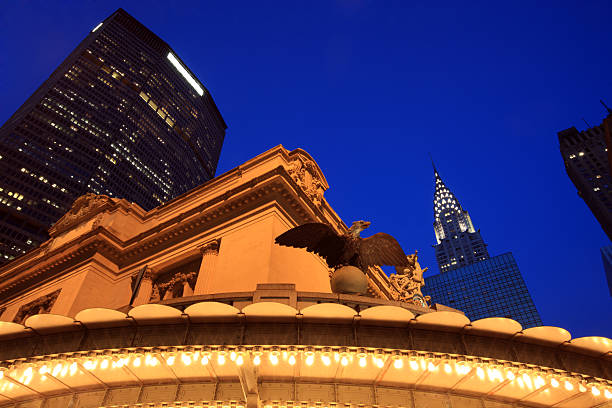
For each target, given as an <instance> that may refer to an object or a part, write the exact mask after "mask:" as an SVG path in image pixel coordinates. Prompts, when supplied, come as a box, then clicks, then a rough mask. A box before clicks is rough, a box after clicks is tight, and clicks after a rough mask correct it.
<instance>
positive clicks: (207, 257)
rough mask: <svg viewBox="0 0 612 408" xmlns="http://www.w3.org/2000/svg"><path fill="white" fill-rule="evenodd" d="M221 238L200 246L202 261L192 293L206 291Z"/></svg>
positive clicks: (197, 293) (203, 292)
mask: <svg viewBox="0 0 612 408" xmlns="http://www.w3.org/2000/svg"><path fill="white" fill-rule="evenodd" d="M220 245H221V239H217V240H214V241H212V242H208V243H206V244H204V245H203V246H201V247H200V252H201V253H202V263H201V264H200V271H199V272H198V278H197V280H196V285H195V290H194V291H193V294H194V295H202V294H205V293H207V292H208V290H209V286H210V279H211V277H212V276H214V274H215V271H216V268H217V257H218V256H219V246H220Z"/></svg>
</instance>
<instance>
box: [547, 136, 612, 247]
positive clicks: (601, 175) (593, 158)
mask: <svg viewBox="0 0 612 408" xmlns="http://www.w3.org/2000/svg"><path fill="white" fill-rule="evenodd" d="M557 135H558V137H559V147H560V150H561V156H562V157H563V163H564V165H565V171H566V172H567V175H568V176H569V178H570V180H572V183H574V185H575V186H576V189H577V190H578V195H579V196H580V197H581V198H582V199H583V200H584V202H585V203H586V204H587V205H588V206H589V209H590V210H591V212H592V213H593V215H594V216H595V218H597V221H598V222H599V224H600V225H601V228H603V230H604V232H605V233H606V235H608V238H610V239H612V177H611V175H610V163H609V161H608V157H609V155H608V147H607V145H606V132H605V126H604V125H602V126H594V127H592V128H589V129H586V130H583V131H580V132H579V131H578V130H577V129H576V128H575V127H571V128H569V129H566V130H563V131H561V132H559V133H557Z"/></svg>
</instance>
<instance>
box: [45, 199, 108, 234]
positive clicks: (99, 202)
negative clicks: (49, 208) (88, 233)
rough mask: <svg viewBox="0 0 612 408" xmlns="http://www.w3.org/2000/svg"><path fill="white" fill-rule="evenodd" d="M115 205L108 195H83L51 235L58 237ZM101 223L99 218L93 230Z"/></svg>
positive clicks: (53, 227) (73, 204)
mask: <svg viewBox="0 0 612 408" xmlns="http://www.w3.org/2000/svg"><path fill="white" fill-rule="evenodd" d="M113 204H114V201H113V199H112V198H110V197H109V196H106V195H97V194H93V193H87V194H85V195H82V196H80V197H79V198H77V199H76V200H75V201H74V203H72V207H71V208H70V210H69V211H68V212H67V213H66V214H65V215H64V216H63V217H62V218H60V219H59V221H57V222H56V223H55V224H54V225H53V226H52V227H51V228H50V229H49V235H50V236H51V237H56V236H58V235H59V234H61V233H62V232H65V231H67V230H69V229H71V228H73V227H75V226H76V225H79V224H81V223H82V222H84V221H86V220H88V219H90V218H92V217H93V216H94V215H97V214H99V213H101V212H102V211H103V210H105V209H106V208H109V207H110V206H111V205H113ZM100 221H101V218H100V217H98V218H97V219H96V222H94V226H93V229H95V228H97V227H98V225H99V224H100Z"/></svg>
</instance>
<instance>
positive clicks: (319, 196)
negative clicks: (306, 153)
mask: <svg viewBox="0 0 612 408" xmlns="http://www.w3.org/2000/svg"><path fill="white" fill-rule="evenodd" d="M287 172H288V173H289V175H290V176H291V178H292V179H293V180H294V181H295V182H296V183H297V185H298V186H300V188H301V189H302V190H303V191H304V193H306V195H307V196H308V198H309V199H311V200H312V202H313V203H314V204H315V206H317V207H321V205H322V203H323V193H325V190H327V187H326V185H325V183H324V182H323V180H322V179H321V177H320V176H319V169H318V167H317V165H316V163H315V162H314V161H312V160H309V159H302V158H301V157H294V158H292V159H291V161H290V162H289V167H288V168H287Z"/></svg>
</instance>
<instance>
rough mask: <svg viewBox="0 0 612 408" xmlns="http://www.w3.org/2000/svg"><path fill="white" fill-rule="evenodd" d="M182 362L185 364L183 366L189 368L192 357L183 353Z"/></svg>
mask: <svg viewBox="0 0 612 408" xmlns="http://www.w3.org/2000/svg"><path fill="white" fill-rule="evenodd" d="M181 361H182V362H183V364H185V365H186V366H188V365H189V364H191V357H190V356H189V355H187V354H186V353H182V354H181Z"/></svg>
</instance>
